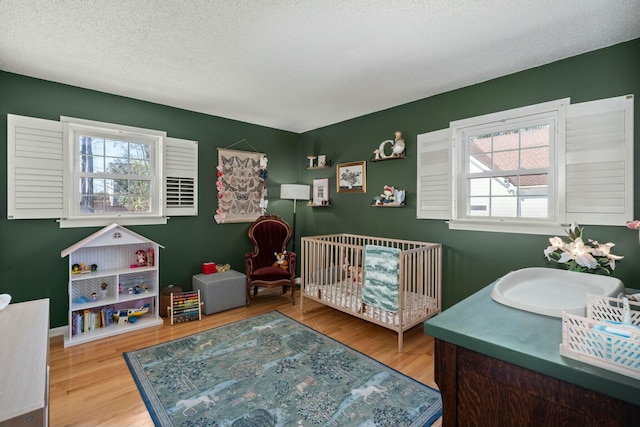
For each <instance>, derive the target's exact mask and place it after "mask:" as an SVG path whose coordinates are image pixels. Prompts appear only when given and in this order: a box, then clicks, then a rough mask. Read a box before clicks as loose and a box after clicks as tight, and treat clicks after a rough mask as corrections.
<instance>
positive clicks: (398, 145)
mask: <svg viewBox="0 0 640 427" xmlns="http://www.w3.org/2000/svg"><path fill="white" fill-rule="evenodd" d="M387 144H390V145H391V153H390V154H387V153H386V152H385V147H386V146H387ZM406 157H407V155H406V152H405V143H404V137H403V136H402V132H400V131H399V130H397V131H396V132H395V138H394V139H393V140H391V139H387V140H385V141H382V142H381V143H380V146H378V148H376V149H375V150H373V157H372V158H371V161H372V162H377V161H380V160H391V159H404V158H406Z"/></svg>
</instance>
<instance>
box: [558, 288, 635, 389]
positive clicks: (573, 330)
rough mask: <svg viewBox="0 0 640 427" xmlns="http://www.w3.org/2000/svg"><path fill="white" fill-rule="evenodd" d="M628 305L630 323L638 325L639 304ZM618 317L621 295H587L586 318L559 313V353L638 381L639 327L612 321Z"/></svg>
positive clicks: (615, 320)
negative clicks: (621, 332) (622, 332)
mask: <svg viewBox="0 0 640 427" xmlns="http://www.w3.org/2000/svg"><path fill="white" fill-rule="evenodd" d="M629 306H630V308H631V323H632V325H635V326H639V325H640V303H637V302H634V301H629ZM621 320H622V299H621V298H610V297H605V296H599V295H591V294H588V295H587V317H582V316H576V315H573V314H568V313H563V314H562V344H560V354H561V355H563V356H566V357H570V358H572V359H576V360H579V361H581V362H585V363H589V364H591V365H595V366H598V367H600V368H603V369H608V370H610V371H614V372H617V373H620V374H623V375H627V376H630V377H632V378H635V379H639V380H640V328H638V329H635V328H626V329H625V327H624V326H622V325H616V324H615V323H613V322H620V321H621ZM606 328H608V330H607V329H606ZM616 331H624V335H625V336H621V335H620V334H617V333H616ZM626 335H628V337H627V336H626Z"/></svg>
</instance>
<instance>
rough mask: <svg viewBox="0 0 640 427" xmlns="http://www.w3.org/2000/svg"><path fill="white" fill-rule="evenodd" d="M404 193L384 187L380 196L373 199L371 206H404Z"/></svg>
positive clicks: (391, 187) (388, 186)
mask: <svg viewBox="0 0 640 427" xmlns="http://www.w3.org/2000/svg"><path fill="white" fill-rule="evenodd" d="M404 202H405V191H404V190H398V189H397V188H395V187H393V186H392V185H385V186H384V188H383V190H382V194H380V195H379V196H376V197H374V199H373V203H372V204H371V206H386V207H401V206H404V205H405V203H404Z"/></svg>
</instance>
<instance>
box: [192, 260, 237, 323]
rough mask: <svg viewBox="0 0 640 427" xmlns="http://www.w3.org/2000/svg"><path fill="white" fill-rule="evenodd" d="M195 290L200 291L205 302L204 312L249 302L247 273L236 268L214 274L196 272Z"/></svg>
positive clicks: (209, 312) (215, 311)
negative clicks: (239, 271) (235, 269)
mask: <svg viewBox="0 0 640 427" xmlns="http://www.w3.org/2000/svg"><path fill="white" fill-rule="evenodd" d="M192 285H193V290H194V291H197V290H199V291H200V298H201V299H202V301H203V302H204V308H203V310H202V312H203V313H204V314H212V313H217V312H219V311H224V310H229V309H231V308H236V307H241V306H243V305H246V303H247V282H246V279H245V275H244V274H242V273H238V272H237V271H234V270H229V271H225V272H220V273H212V274H196V275H195V276H193V279H192Z"/></svg>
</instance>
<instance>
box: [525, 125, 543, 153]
mask: <svg viewBox="0 0 640 427" xmlns="http://www.w3.org/2000/svg"><path fill="white" fill-rule="evenodd" d="M520 144H521V146H522V148H528V147H540V146H547V147H548V146H549V125H541V126H534V127H529V128H526V129H522V130H521V143H520Z"/></svg>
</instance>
